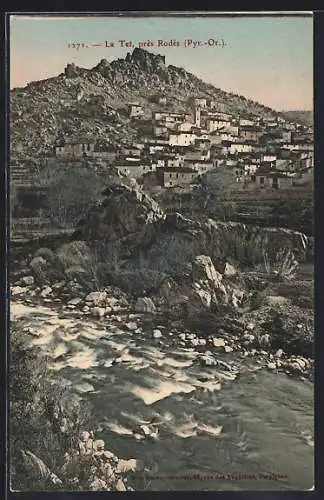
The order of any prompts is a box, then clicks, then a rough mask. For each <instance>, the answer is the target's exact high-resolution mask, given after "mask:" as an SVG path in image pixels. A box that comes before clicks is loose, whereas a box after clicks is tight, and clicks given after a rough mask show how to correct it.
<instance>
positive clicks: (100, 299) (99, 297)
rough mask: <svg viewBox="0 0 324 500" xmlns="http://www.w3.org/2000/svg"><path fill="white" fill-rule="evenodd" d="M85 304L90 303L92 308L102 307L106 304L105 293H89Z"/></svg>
mask: <svg viewBox="0 0 324 500" xmlns="http://www.w3.org/2000/svg"><path fill="white" fill-rule="evenodd" d="M85 300H86V302H90V303H92V304H93V305H94V306H102V305H105V304H106V301H107V292H91V293H89V294H88V295H87V296H86V298H85Z"/></svg>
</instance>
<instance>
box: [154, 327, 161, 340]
mask: <svg viewBox="0 0 324 500" xmlns="http://www.w3.org/2000/svg"><path fill="white" fill-rule="evenodd" d="M161 337H162V332H161V330H158V329H156V330H153V338H154V339H159V338H161Z"/></svg>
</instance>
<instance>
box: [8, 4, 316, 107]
mask: <svg viewBox="0 0 324 500" xmlns="http://www.w3.org/2000/svg"><path fill="white" fill-rule="evenodd" d="M120 40H125V41H130V42H132V46H131V47H130V48H127V47H126V46H122V44H121V43H120ZM158 40H163V41H164V42H170V41H172V40H173V41H178V42H179V46H174V45H173V46H171V45H166V46H157V43H158V42H157V41H158ZM185 40H192V43H191V44H189V45H187V46H185ZM210 40H211V41H210ZM213 40H215V41H218V42H219V43H221V40H223V41H224V44H225V45H224V46H221V45H215V44H214V45H213ZM106 41H107V42H112V43H113V44H114V46H113V47H112V46H110V47H108V46H107V47H106ZM148 41H150V42H151V43H152V44H153V46H143V48H145V49H146V50H148V51H150V52H153V53H156V54H161V55H165V57H166V64H172V65H174V66H179V67H183V68H185V69H186V70H187V71H190V72H192V73H194V74H195V75H196V76H198V77H199V78H202V79H203V80H205V81H206V82H208V83H212V84H213V85H215V86H216V87H218V88H221V89H223V90H226V91H230V92H235V93H237V94H241V95H244V96H245V97H246V98H250V99H253V100H256V101H258V102H261V103H263V104H265V105H266V106H269V107H271V108H273V109H276V110H278V111H280V110H312V109H313V18H312V16H311V14H307V13H305V16H303V17H300V16H299V17H291V16H287V15H286V16H284V15H283V16H280V17H275V16H265V15H264V16H261V17H260V16H248V17H245V16H244V17H239V16H237V15H236V16H233V17H228V16H226V17H223V16H219V15H216V16H208V17H198V16H195V17H184V16H177V17H125V16H113V17H100V16H90V17H89V16H88V17H82V16H80V17H67V16H66V15H65V16H64V17H59V16H57V15H56V16H55V15H48V16H44V15H43V16H40V15H35V16H29V17H28V16H19V15H13V16H11V17H10V88H14V87H22V86H25V85H26V84H27V83H29V82H31V81H36V80H42V79H45V78H49V77H52V76H56V75H58V74H60V73H62V72H63V70H64V68H65V66H66V64H67V63H71V62H74V63H75V64H76V65H77V66H81V67H84V68H91V67H93V66H95V65H96V64H97V63H98V62H99V61H100V60H101V59H104V58H105V59H107V60H108V61H113V60H114V59H117V58H124V57H125V56H126V54H127V52H129V51H130V52H131V51H132V50H133V47H136V46H138V44H139V43H143V42H148ZM193 41H200V42H201V46H195V47H194V43H193ZM208 41H209V42H208ZM78 43H79V44H82V43H83V44H84V45H85V47H84V48H82V46H81V45H80V47H79V49H77V48H75V47H77V45H75V47H73V45H72V44H78ZM69 44H70V46H69ZM96 44H98V46H93V45H96ZM86 45H87V47H86ZM107 45H109V44H108V43H107Z"/></svg>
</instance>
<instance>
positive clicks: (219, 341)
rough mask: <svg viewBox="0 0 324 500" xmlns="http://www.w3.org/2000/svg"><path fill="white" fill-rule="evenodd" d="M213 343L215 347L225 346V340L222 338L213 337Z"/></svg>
mask: <svg viewBox="0 0 324 500" xmlns="http://www.w3.org/2000/svg"><path fill="white" fill-rule="evenodd" d="M212 344H213V346H214V347H225V345H226V344H225V340H224V339H221V338H213V339H212Z"/></svg>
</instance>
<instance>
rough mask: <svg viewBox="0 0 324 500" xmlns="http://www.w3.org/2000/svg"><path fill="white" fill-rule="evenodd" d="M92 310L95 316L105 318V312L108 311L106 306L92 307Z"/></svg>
mask: <svg viewBox="0 0 324 500" xmlns="http://www.w3.org/2000/svg"><path fill="white" fill-rule="evenodd" d="M90 312H91V315H92V316H94V317H95V318H103V317H104V315H105V313H106V309H105V308H104V307H97V306H96V307H93V308H92V309H90Z"/></svg>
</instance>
